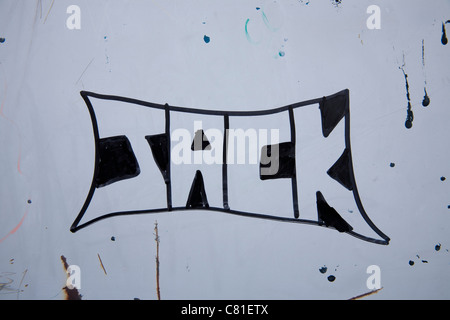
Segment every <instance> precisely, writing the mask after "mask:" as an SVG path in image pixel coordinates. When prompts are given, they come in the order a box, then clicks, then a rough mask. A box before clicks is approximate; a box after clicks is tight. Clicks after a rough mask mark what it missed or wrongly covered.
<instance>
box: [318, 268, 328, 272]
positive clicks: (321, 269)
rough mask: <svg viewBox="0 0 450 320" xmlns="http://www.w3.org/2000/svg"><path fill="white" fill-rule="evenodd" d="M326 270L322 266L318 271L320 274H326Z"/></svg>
mask: <svg viewBox="0 0 450 320" xmlns="http://www.w3.org/2000/svg"><path fill="white" fill-rule="evenodd" d="M327 270H328V268H327V267H326V266H323V267H321V268H320V269H319V271H320V273H325V272H327Z"/></svg>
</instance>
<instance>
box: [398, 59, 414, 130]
mask: <svg viewBox="0 0 450 320" xmlns="http://www.w3.org/2000/svg"><path fill="white" fill-rule="evenodd" d="M404 66H405V64H403V66H401V67H399V69H400V70H402V72H403V76H404V77H405V87H406V98H407V99H408V107H407V110H406V121H405V127H406V128H407V129H411V128H412V125H413V121H414V113H413V112H412V108H411V98H410V95H409V83H408V75H407V74H406V73H405V70H404Z"/></svg>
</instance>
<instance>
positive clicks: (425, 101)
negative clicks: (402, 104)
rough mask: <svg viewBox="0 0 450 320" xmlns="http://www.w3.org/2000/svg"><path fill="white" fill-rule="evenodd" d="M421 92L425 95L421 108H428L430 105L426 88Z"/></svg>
mask: <svg viewBox="0 0 450 320" xmlns="http://www.w3.org/2000/svg"><path fill="white" fill-rule="evenodd" d="M423 90H424V92H425V95H424V96H423V100H422V106H424V107H428V105H429V104H430V97H428V93H427V88H424V89H423Z"/></svg>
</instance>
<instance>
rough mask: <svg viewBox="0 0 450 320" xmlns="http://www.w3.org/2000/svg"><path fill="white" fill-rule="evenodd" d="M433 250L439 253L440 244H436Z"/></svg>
mask: <svg viewBox="0 0 450 320" xmlns="http://www.w3.org/2000/svg"><path fill="white" fill-rule="evenodd" d="M434 250H436V251H439V250H441V244H440V243H438V244H437V245H435V246H434Z"/></svg>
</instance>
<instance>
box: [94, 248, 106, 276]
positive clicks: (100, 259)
mask: <svg viewBox="0 0 450 320" xmlns="http://www.w3.org/2000/svg"><path fill="white" fill-rule="evenodd" d="M97 256H98V261H100V266H101V267H102V269H103V272H104V273H105V275H108V273H106V270H105V266H104V265H103V262H102V258H100V254H98V253H97Z"/></svg>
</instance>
